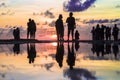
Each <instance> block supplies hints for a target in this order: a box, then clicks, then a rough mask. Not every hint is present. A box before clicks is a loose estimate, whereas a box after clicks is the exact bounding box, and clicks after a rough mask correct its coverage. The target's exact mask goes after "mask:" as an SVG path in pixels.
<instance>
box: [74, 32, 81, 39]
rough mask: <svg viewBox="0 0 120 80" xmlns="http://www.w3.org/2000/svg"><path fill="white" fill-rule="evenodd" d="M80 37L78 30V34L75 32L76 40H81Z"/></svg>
mask: <svg viewBox="0 0 120 80" xmlns="http://www.w3.org/2000/svg"><path fill="white" fill-rule="evenodd" d="M79 36H80V34H79V32H78V30H76V32H75V40H77V41H78V40H79Z"/></svg>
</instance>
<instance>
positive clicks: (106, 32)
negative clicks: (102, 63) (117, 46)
mask: <svg viewBox="0 0 120 80" xmlns="http://www.w3.org/2000/svg"><path fill="white" fill-rule="evenodd" d="M110 35H111V31H110V28H109V27H106V30H105V37H106V40H109V38H110Z"/></svg>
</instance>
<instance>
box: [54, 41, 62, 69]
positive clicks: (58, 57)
mask: <svg viewBox="0 0 120 80" xmlns="http://www.w3.org/2000/svg"><path fill="white" fill-rule="evenodd" d="M63 56H64V44H63V42H58V43H57V48H56V55H55V58H56V61H57V63H58V65H59V67H60V68H61V67H62V66H63Z"/></svg>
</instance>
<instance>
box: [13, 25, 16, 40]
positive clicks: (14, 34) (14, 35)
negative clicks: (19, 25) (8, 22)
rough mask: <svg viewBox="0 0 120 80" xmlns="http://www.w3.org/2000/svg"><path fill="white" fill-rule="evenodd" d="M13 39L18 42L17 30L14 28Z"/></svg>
mask: <svg viewBox="0 0 120 80" xmlns="http://www.w3.org/2000/svg"><path fill="white" fill-rule="evenodd" d="M13 37H14V39H15V40H16V39H17V38H16V37H17V36H16V28H15V27H14V30H13Z"/></svg>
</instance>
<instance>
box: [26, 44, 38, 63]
mask: <svg viewBox="0 0 120 80" xmlns="http://www.w3.org/2000/svg"><path fill="white" fill-rule="evenodd" d="M27 52H28V57H27V58H29V63H30V64H31V63H34V59H35V58H36V48H35V43H30V45H29V44H27Z"/></svg>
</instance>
